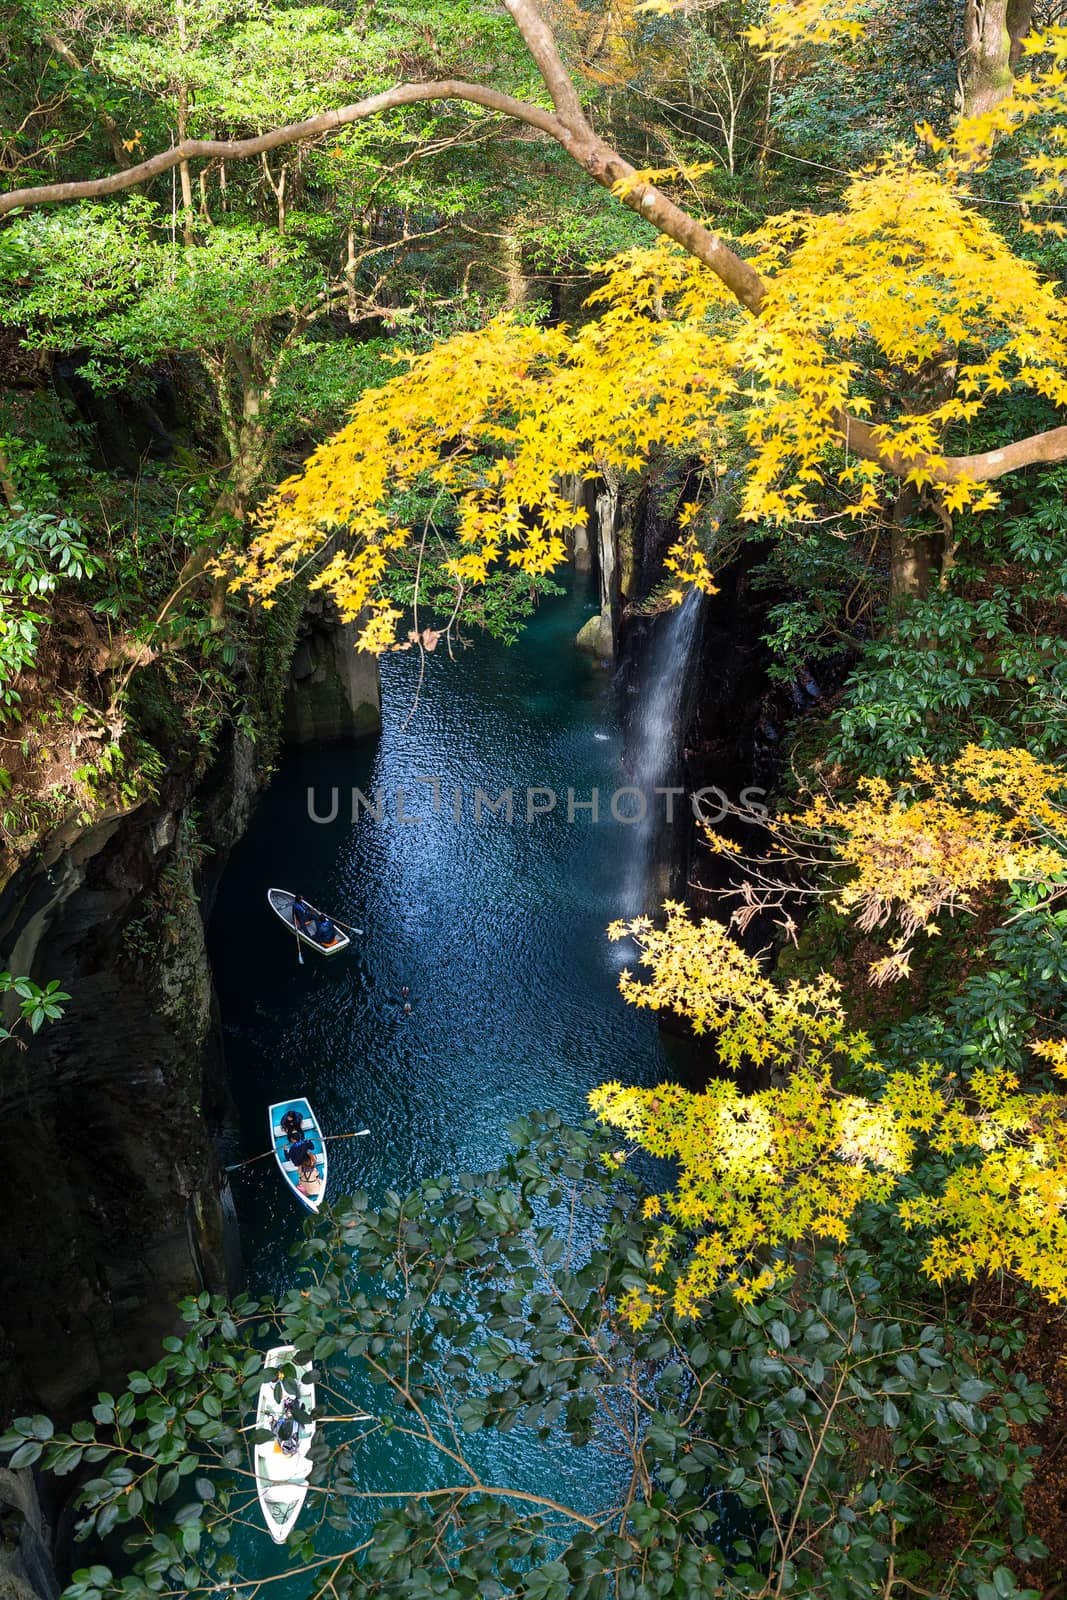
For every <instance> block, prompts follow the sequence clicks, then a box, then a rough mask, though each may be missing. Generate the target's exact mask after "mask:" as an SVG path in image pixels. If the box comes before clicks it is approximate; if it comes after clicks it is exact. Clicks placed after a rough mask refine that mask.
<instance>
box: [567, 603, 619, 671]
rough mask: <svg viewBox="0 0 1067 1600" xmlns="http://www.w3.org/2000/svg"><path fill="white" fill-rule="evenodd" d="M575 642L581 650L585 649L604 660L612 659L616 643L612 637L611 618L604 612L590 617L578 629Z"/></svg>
mask: <svg viewBox="0 0 1067 1600" xmlns="http://www.w3.org/2000/svg"><path fill="white" fill-rule="evenodd" d="M574 642H575V644H576V645H577V646H578V649H579V650H585V651H586V652H587V653H588V654H589V655H591V656H599V657H600V658H601V659H602V660H610V659H611V657H612V655H613V654H614V645H613V643H612V637H611V620H610V618H608V617H606V616H604V614H603V613H602V612H597V613H596V615H594V616H592V617H590V618H589V621H588V622H584V623H583V624H582V626H581V628H580V629H579V630H578V634H577V637H576V638H575V641H574Z"/></svg>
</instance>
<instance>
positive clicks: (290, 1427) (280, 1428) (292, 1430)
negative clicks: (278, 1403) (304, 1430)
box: [271, 1398, 300, 1456]
mask: <svg viewBox="0 0 1067 1600" xmlns="http://www.w3.org/2000/svg"><path fill="white" fill-rule="evenodd" d="M271 1432H272V1433H273V1434H274V1437H275V1439H277V1441H278V1444H279V1447H280V1448H281V1452H282V1454H283V1455H286V1456H295V1455H296V1453H297V1451H298V1450H299V1449H300V1423H299V1422H298V1421H297V1419H296V1417H295V1416H294V1415H293V1402H292V1401H291V1400H290V1399H288V1398H287V1399H286V1401H285V1404H284V1405H283V1406H282V1409H281V1410H280V1411H279V1413H278V1415H277V1416H276V1417H275V1419H274V1423H273V1425H272V1428H271Z"/></svg>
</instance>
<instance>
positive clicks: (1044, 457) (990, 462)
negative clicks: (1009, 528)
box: [834, 411, 1067, 483]
mask: <svg viewBox="0 0 1067 1600" xmlns="http://www.w3.org/2000/svg"><path fill="white" fill-rule="evenodd" d="M834 426H835V428H836V430H837V432H838V433H839V434H840V436H841V439H842V442H843V443H844V444H846V445H847V446H848V448H849V449H850V450H851V451H852V452H853V454H854V455H857V456H862V457H863V459H864V460H865V461H876V462H877V463H878V465H879V466H880V467H883V468H884V469H885V471H886V472H892V473H895V474H896V475H897V476H898V477H901V478H905V477H907V475H908V473H909V472H914V471H915V470H916V468H920V469H921V470H922V471H924V472H928V473H929V475H930V477H931V479H932V481H933V482H934V483H960V482H962V481H963V480H964V479H971V480H972V481H973V482H975V483H988V482H989V480H990V479H991V478H1003V477H1004V476H1005V474H1006V473H1009V472H1018V470H1019V468H1020V467H1033V466H1037V465H1048V464H1049V463H1050V462H1053V461H1067V428H1049V429H1048V430H1047V431H1046V432H1045V433H1032V434H1031V435H1030V436H1029V438H1026V439H1018V440H1016V441H1015V443H1013V444H1006V445H1001V446H1000V448H999V449H996V450H983V451H981V452H980V453H979V454H978V455H973V456H936V457H933V458H931V457H929V456H926V455H924V454H922V453H919V454H916V455H905V454H904V453H903V452H902V451H899V450H893V449H890V448H889V447H888V446H886V445H884V444H881V443H879V441H878V439H877V437H876V435H875V430H874V427H873V425H872V424H871V423H869V422H861V421H860V420H859V418H858V417H852V416H849V415H848V413H847V412H844V411H841V412H838V414H837V416H836V418H835V420H834Z"/></svg>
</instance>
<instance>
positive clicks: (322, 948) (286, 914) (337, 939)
mask: <svg viewBox="0 0 1067 1600" xmlns="http://www.w3.org/2000/svg"><path fill="white" fill-rule="evenodd" d="M295 899H296V896H295V895H294V894H291V893H290V892H289V890H288V889H268V890H267V903H268V905H269V906H270V908H271V910H272V911H273V912H274V913H275V915H276V916H279V917H281V919H282V921H283V922H286V923H288V925H289V929H290V931H291V932H292V933H295V934H296V936H297V938H298V939H299V940H300V942H301V944H306V945H308V946H309V948H310V949H312V950H317V951H318V953H319V955H320V956H336V955H339V954H340V953H341V951H342V950H347V949H348V947H349V945H350V944H351V943H352V941H351V939H350V938H349V937H348V935H347V933H343V932H342V931H341V929H340V928H339V927H337V926H336V925H335V928H334V936H333V938H332V939H331V940H330V942H329V944H321V943H320V942H319V940H318V939H316V938H313V937H312V935H311V934H310V933H305V932H304V930H303V929H302V928H298V927H297V925H296V923H295V922H294V921H293V901H294V900H295ZM308 911H309V912H310V913H311V916H312V919H313V920H314V921H315V923H316V925H317V923H318V919H319V917H321V916H322V912H321V911H317V910H316V909H315V907H314V906H308Z"/></svg>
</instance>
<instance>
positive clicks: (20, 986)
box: [0, 972, 70, 1044]
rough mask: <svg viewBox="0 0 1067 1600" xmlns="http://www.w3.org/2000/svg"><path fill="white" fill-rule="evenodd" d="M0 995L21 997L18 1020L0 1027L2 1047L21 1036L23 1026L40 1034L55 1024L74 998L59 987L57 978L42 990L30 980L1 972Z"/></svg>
mask: <svg viewBox="0 0 1067 1600" xmlns="http://www.w3.org/2000/svg"><path fill="white" fill-rule="evenodd" d="M0 994H15V995H17V996H18V1017H17V1019H16V1020H15V1021H14V1022H13V1023H12V1024H11V1025H10V1026H5V1025H3V1024H0V1044H3V1043H6V1042H7V1040H9V1039H14V1038H16V1036H17V1029H18V1027H19V1026H20V1024H25V1026H26V1027H28V1028H29V1030H30V1032H31V1033H36V1032H37V1031H38V1029H40V1028H41V1027H43V1026H44V1024H45V1023H46V1022H55V1021H57V1019H58V1018H59V1017H61V1016H62V1015H63V1002H64V1000H69V999H70V995H69V994H67V993H66V992H65V990H63V989H61V988H60V987H59V983H58V981H57V980H56V979H55V978H53V979H51V980H50V981H49V982H48V983H46V984H45V986H44V988H43V989H42V988H41V986H40V985H39V984H36V983H34V982H33V981H32V979H30V978H23V977H18V978H16V977H14V976H13V975H12V974H11V973H10V972H0Z"/></svg>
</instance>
